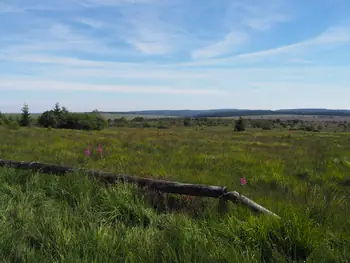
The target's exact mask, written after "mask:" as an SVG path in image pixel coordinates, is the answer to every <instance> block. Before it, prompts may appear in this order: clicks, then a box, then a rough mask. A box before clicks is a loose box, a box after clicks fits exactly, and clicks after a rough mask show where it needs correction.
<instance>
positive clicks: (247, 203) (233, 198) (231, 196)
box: [224, 191, 280, 218]
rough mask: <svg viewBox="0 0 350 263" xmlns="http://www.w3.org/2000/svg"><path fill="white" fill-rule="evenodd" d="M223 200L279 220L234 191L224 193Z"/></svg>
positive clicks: (268, 211)
mask: <svg viewBox="0 0 350 263" xmlns="http://www.w3.org/2000/svg"><path fill="white" fill-rule="evenodd" d="M224 198H225V199H227V200H230V201H232V202H234V203H237V202H240V203H242V204H244V205H245V206H247V207H249V208H250V209H252V210H253V211H254V212H259V213H263V214H267V215H270V216H274V217H277V218H280V217H279V216H278V215H276V214H275V213H273V212H271V211H270V210H268V209H266V208H265V207H263V206H261V205H259V204H258V203H255V202H254V201H253V200H251V199H249V198H248V197H246V196H244V195H242V194H240V193H238V192H236V191H233V192H228V193H225V194H224Z"/></svg>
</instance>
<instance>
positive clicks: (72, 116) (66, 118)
mask: <svg viewBox="0 0 350 263" xmlns="http://www.w3.org/2000/svg"><path fill="white" fill-rule="evenodd" d="M38 124H39V125H40V126H43V127H45V128H48V127H52V128H59V129H73V130H102V129H103V128H105V127H107V126H108V123H107V121H106V120H105V119H104V118H103V117H102V116H101V115H100V114H98V113H96V112H93V113H84V114H81V113H70V112H68V111H67V110H66V109H65V108H62V109H60V108H59V106H58V104H56V106H55V108H54V109H53V110H50V111H45V112H44V113H43V114H41V115H40V116H39V118H38Z"/></svg>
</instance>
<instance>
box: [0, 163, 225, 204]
mask: <svg viewBox="0 0 350 263" xmlns="http://www.w3.org/2000/svg"><path fill="white" fill-rule="evenodd" d="M1 166H7V167H11V168H17V169H30V170H32V171H37V172H39V173H46V174H51V173H52V174H61V175H62V174H66V173H73V172H80V173H86V174H88V175H89V176H91V177H94V178H97V179H102V180H104V181H107V182H109V183H115V182H116V181H123V182H127V183H133V184H137V185H139V186H141V187H149V188H151V189H154V190H158V191H161V192H166V193H173V194H182V195H192V196H203V197H220V196H222V195H224V193H226V192H227V189H226V187H222V186H211V185H200V184H186V183H179V182H173V181H165V180H155V179H148V178H142V177H137V176H131V175H125V174H113V173H106V172H101V171H95V170H85V169H73V168H71V167H67V166H58V165H52V164H45V163H38V162H18V161H9V160H1V159H0V167H1Z"/></svg>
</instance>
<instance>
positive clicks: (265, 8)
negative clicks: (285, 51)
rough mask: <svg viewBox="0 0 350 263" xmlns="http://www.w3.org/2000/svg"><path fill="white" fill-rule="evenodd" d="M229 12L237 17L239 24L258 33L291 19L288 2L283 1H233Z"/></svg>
mask: <svg viewBox="0 0 350 263" xmlns="http://www.w3.org/2000/svg"><path fill="white" fill-rule="evenodd" d="M231 12H232V13H234V14H235V15H236V16H237V17H239V20H240V23H241V24H243V25H244V26H247V27H248V28H250V29H253V30H259V31H260V30H267V29H270V28H271V27H272V26H273V25H275V24H279V23H283V22H286V21H289V20H290V19H291V10H290V9H288V2H287V1H285V0H271V1H259V2H257V1H255V0H245V1H233V2H232V4H231Z"/></svg>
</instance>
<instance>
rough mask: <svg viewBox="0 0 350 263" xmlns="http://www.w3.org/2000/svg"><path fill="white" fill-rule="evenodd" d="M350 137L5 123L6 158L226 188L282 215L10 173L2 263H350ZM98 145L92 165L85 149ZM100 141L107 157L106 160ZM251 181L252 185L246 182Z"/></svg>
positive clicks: (0, 232) (0, 210)
mask: <svg viewBox="0 0 350 263" xmlns="http://www.w3.org/2000/svg"><path fill="white" fill-rule="evenodd" d="M349 135H350V134H349V133H341V132H339V133H304V132H275V131H266V132H243V133H234V132H232V128H230V127H216V128H173V129H169V130H157V129H136V128H119V129H108V130H105V131H102V132H86V131H70V130H54V129H52V130H50V129H41V128H31V129H26V128H22V129H18V130H13V129H12V130H11V129H7V128H4V127H3V128H1V127H0V158H2V159H11V160H22V161H41V162H47V163H54V164H62V165H71V166H74V167H83V168H88V169H90V168H92V169H101V170H103V171H112V172H118V173H127V174H133V175H138V176H148V177H154V178H163V179H169V180H177V181H181V182H189V183H203V184H212V185H222V186H227V187H228V188H229V189H230V190H236V191H238V192H241V193H243V194H244V195H246V196H248V197H249V198H251V199H253V200H254V201H256V202H258V203H259V204H261V205H263V206H265V207H266V208H268V209H270V210H271V211H273V212H274V213H276V214H278V215H280V216H281V217H282V219H281V220H276V219H273V218H269V217H266V216H257V215H255V214H253V213H252V212H250V211H249V210H247V209H246V208H243V207H240V206H236V205H231V204H230V210H229V212H228V213H227V214H225V215H221V216H220V214H219V213H218V209H217V206H218V201H217V200H212V199H204V198H193V199H188V198H187V197H181V196H171V198H172V200H173V202H172V204H173V205H172V208H171V211H170V212H168V213H165V212H163V211H162V210H157V209H155V208H154V202H151V201H150V198H149V195H150V194H149V193H143V192H141V191H139V190H137V189H136V188H134V187H132V186H126V185H116V186H113V187H105V186H104V185H102V184H101V183H99V182H96V181H91V180H89V179H87V178H86V177H85V175H83V174H75V175H71V176H67V177H55V176H49V175H37V174H31V173H29V172H27V171H18V170H13V169H1V170H0V180H1V183H0V192H1V194H0V196H1V197H0V198H1V202H0V206H1V207H0V220H1V225H0V255H1V259H2V260H3V262H38V261H42V262H292V261H296V262H305V261H306V262H349V260H350V241H349V237H350V220H349V214H350V209H349V205H348V199H349V193H350V191H349V187H350V176H349V175H350V136H349ZM88 145H90V146H91V147H92V149H93V152H92V156H91V158H90V159H89V160H87V157H85V156H84V150H85V148H86V147H87V146H88ZM98 145H101V146H102V148H103V150H104V152H103V156H100V155H99V154H98V153H97V151H96V150H97V146H98ZM242 176H245V177H246V179H247V185H245V186H240V177H242Z"/></svg>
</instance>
